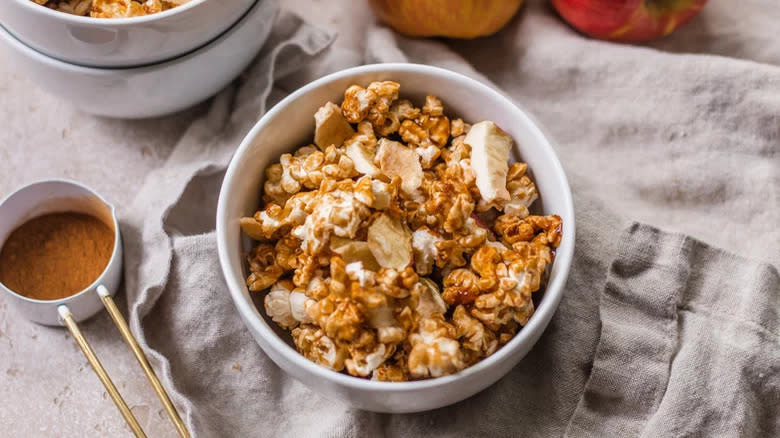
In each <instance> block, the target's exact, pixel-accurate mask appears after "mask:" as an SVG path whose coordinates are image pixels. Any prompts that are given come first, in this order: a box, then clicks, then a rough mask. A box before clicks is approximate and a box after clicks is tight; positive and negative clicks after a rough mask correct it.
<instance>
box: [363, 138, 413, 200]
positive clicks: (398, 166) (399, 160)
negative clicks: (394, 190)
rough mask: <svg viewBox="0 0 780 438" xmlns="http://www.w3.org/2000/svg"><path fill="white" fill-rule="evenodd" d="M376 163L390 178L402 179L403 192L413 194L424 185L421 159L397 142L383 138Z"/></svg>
mask: <svg viewBox="0 0 780 438" xmlns="http://www.w3.org/2000/svg"><path fill="white" fill-rule="evenodd" d="M374 160H375V162H378V163H379V168H380V169H382V173H384V174H385V175H387V176H389V177H391V178H392V177H394V176H396V175H397V176H400V177H401V190H402V191H403V192H404V193H407V194H412V193H414V192H415V191H416V190H417V188H418V187H420V185H421V184H422V180H423V168H422V165H421V164H420V157H419V155H417V153H416V152H415V151H414V150H413V149H412V148H408V147H406V146H404V145H402V144H401V143H398V142H397V141H392V140H388V139H386V138H382V139H380V140H379V147H378V148H377V151H376V157H375V158H374Z"/></svg>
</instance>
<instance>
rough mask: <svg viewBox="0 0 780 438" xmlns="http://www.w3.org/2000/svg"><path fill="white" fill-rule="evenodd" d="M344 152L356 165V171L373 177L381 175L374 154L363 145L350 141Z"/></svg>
mask: <svg viewBox="0 0 780 438" xmlns="http://www.w3.org/2000/svg"><path fill="white" fill-rule="evenodd" d="M344 150H345V152H346V154H347V156H348V157H349V158H351V159H352V162H353V163H355V170H357V171H358V172H360V173H362V174H364V175H368V176H371V177H374V176H377V175H379V168H378V167H376V166H375V165H374V153H373V152H372V151H371V150H369V149H368V148H367V147H366V146H364V145H363V143H361V142H360V141H351V140H350V142H349V143H348V144H347V147H346V148H344Z"/></svg>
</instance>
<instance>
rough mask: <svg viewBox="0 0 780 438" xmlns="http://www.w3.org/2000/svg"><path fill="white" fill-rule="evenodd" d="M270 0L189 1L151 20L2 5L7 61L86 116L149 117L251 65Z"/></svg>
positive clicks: (10, 2) (15, 1) (274, 0)
mask: <svg viewBox="0 0 780 438" xmlns="http://www.w3.org/2000/svg"><path fill="white" fill-rule="evenodd" d="M277 10H278V0H192V1H190V2H189V3H186V4H184V5H181V6H178V7H175V8H173V9H169V10H166V11H163V12H159V13H157V14H151V15H145V16H141V17H131V18H92V17H82V16H76V15H71V14H67V13H64V12H59V11H56V10H53V9H49V8H47V7H44V6H40V5H38V4H36V3H35V2H32V1H30V0H3V6H2V7H0V41H2V42H3V43H5V45H6V46H7V47H8V48H9V49H10V55H11V62H12V64H13V65H15V66H17V68H18V69H19V70H20V71H21V72H22V73H23V74H25V75H26V76H27V77H28V78H30V79H31V80H32V81H33V82H35V83H36V84H38V85H39V86H40V87H42V88H44V89H46V90H47V91H49V92H50V93H51V94H54V95H57V96H59V97H61V98H63V99H66V100H68V101H70V102H72V103H73V104H74V105H75V106H77V107H79V108H80V109H82V110H83V111H85V112H88V113H92V114H96V115H101V116H107V117H121V118H144V117H155V116H160V115H164V114H169V113H172V112H176V111H179V110H182V109H184V108H187V107H189V106H192V105H194V104H196V103H198V102H201V101H203V100H205V99H207V98H208V97H210V96H212V95H214V94H215V93H216V92H218V91H219V90H220V89H222V88H223V87H225V86H226V85H227V84H228V83H230V82H231V81H232V80H233V79H234V78H235V77H236V76H238V74H239V73H241V71H242V70H244V69H245V68H246V67H247V66H248V65H249V63H250V62H251V61H252V59H254V57H255V56H256V55H257V53H258V52H259V51H260V49H261V47H262V46H263V44H264V43H265V40H266V39H267V38H268V35H269V33H270V32H271V27H272V25H273V22H274V19H275V18H276V13H277Z"/></svg>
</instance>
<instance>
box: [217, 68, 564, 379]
mask: <svg viewBox="0 0 780 438" xmlns="http://www.w3.org/2000/svg"><path fill="white" fill-rule="evenodd" d="M393 72H415V73H422V74H429V75H433V76H442V75H443V76H448V77H449V78H450V79H453V80H455V81H456V82H461V83H463V84H464V85H466V84H468V85H470V86H473V87H476V88H478V89H479V91H480V93H483V94H492V95H493V96H494V97H496V98H499V99H502V100H504V101H506V103H507V104H509V105H510V106H511V107H514V108H516V109H517V114H518V116H519V117H521V118H524V119H526V121H527V123H528V124H529V126H532V127H533V129H535V130H536V131H537V135H539V136H541V137H542V138H544V139H545V140H546V141H547V144H546V145H545V147H544V148H542V152H544V153H545V154H547V155H548V158H549V159H551V162H552V164H553V168H554V172H555V173H556V177H557V178H558V179H559V180H560V181H561V182H562V183H563V186H564V187H565V190H564V193H563V194H562V195H563V203H564V205H565V210H566V211H565V212H561V213H565V215H566V216H568V217H570V218H571V220H570V221H569V222H571V223H568V224H565V227H566V228H565V230H566V232H565V233H564V234H563V237H562V241H561V245H560V247H559V249H558V251H557V253H556V257H555V262H556V263H557V264H558V266H557V269H559V271H558V275H557V277H556V278H554V279H553V280H552V281H551V282H550V283H548V285H547V288H546V289H545V296H544V298H543V299H542V302H541V303H540V306H539V307H538V308H537V309H536V311H535V312H534V315H533V316H532V317H531V319H530V321H529V322H528V324H526V326H525V327H523V329H521V330H520V331H519V332H518V333H517V334H516V335H515V336H514V337H513V338H512V340H510V341H509V342H508V343H507V344H506V345H504V346H503V347H501V348H500V349H499V350H498V351H496V352H495V353H493V354H492V355H490V356H488V357H486V358H484V359H483V360H481V361H480V362H477V363H476V364H474V365H472V366H470V367H468V368H465V369H464V370H462V371H460V372H458V373H456V374H451V375H448V376H443V377H436V378H431V379H424V380H415V381H409V382H382V381H373V380H368V379H364V378H360V377H354V376H350V375H346V374H343V373H339V372H335V371H333V370H331V369H328V368H326V367H324V366H321V365H318V364H316V363H314V362H312V361H310V360H309V359H306V358H305V357H304V356H303V355H301V354H300V353H299V352H297V351H296V350H295V349H294V348H292V347H291V346H290V345H288V344H287V343H286V342H285V341H284V340H282V338H280V337H279V336H278V335H277V334H276V333H274V331H273V330H272V329H271V328H270V327H269V326H268V324H267V323H266V322H265V321H264V320H263V318H262V315H260V313H259V311H258V310H257V308H256V306H255V305H254V303H252V302H251V300H249V301H247V300H246V299H244V296H243V294H242V292H241V290H242V288H243V287H245V286H244V285H243V281H242V282H241V283H238V281H237V280H236V279H235V278H232V277H229V276H228V275H226V274H227V273H228V272H230V261H229V257H230V256H229V254H228V253H227V242H226V239H225V238H224V236H225V232H226V230H227V226H228V224H227V223H226V222H227V211H226V209H227V206H226V201H225V199H227V197H228V196H229V193H228V187H230V186H232V185H233V178H234V173H235V171H236V168H237V167H238V164H237V163H238V162H237V160H236V157H239V156H242V155H243V154H244V153H245V152H246V150H247V149H249V147H250V146H251V144H252V141H253V140H254V138H255V137H256V136H257V134H258V132H260V131H261V130H262V129H263V128H265V126H266V124H267V123H268V121H269V120H271V119H273V118H274V117H275V116H276V114H277V113H279V112H281V111H282V110H283V109H284V108H285V107H287V106H288V105H290V104H291V103H293V102H295V100H297V99H298V98H299V97H301V96H302V95H304V94H306V93H308V92H310V91H311V90H314V89H316V88H318V87H320V86H322V85H324V84H327V83H329V82H332V81H335V80H338V79H342V78H345V77H350V76H355V75H359V74H363V73H393ZM233 225H235V224H233ZM216 233H217V251H218V254H219V262H220V266H221V268H222V272H223V276H224V277H225V281H226V283H227V286H228V290H229V291H230V294H231V296H232V298H233V302H234V304H235V306H236V307H237V309H238V311H239V313H240V314H241V316H242V317H243V319H244V320H245V321H246V322H247V323H248V324H250V325H251V328H252V329H254V330H255V331H256V332H258V333H260V334H261V336H262V337H263V338H264V339H265V340H266V341H267V342H268V343H269V345H270V346H271V348H273V349H274V350H275V351H276V352H277V353H278V354H280V355H282V356H284V357H285V359H287V360H289V361H291V362H295V363H297V364H298V365H300V366H301V367H302V368H303V369H304V370H305V371H306V372H308V373H310V374H312V375H314V376H315V377H319V378H322V379H326V380H329V381H332V382H334V383H336V384H339V385H342V386H345V387H349V388H352V389H356V390H368V391H380V392H407V391H409V392H411V391H418V390H423V389H432V388H438V387H442V386H446V385H448V384H450V383H452V382H455V381H458V380H460V379H462V378H464V377H466V376H468V375H471V374H477V373H484V372H486V371H488V370H489V368H491V366H492V365H493V364H495V363H497V362H500V361H503V360H505V359H507V358H508V356H510V354H511V353H512V351H513V350H515V349H516V348H518V347H519V346H520V344H521V343H523V341H525V339H526V338H529V337H530V336H532V334H533V333H534V332H536V331H537V330H542V331H543V330H544V328H545V327H544V326H541V325H542V324H545V325H546V323H543V321H545V320H547V321H548V322H549V320H550V319H551V318H552V314H553V313H555V311H556V310H557V308H558V304H559V303H560V300H561V297H562V296H563V292H564V287H565V285H566V281H567V279H568V275H569V268H570V266H571V263H572V260H573V257H574V237H575V236H574V235H575V223H574V203H573V200H572V195H571V188H570V186H569V183H568V179H567V178H566V174H565V173H564V170H563V166H562V165H561V163H560V160H559V159H558V156H557V155H556V153H555V151H554V149H553V146H552V142H551V141H550V137H549V136H548V135H546V134H545V132H544V131H543V130H542V129H541V128H540V125H539V124H538V123H537V122H536V121H535V120H533V119H532V118H531V117H530V116H529V115H528V113H527V112H526V111H525V110H523V109H522V108H520V106H518V105H517V104H515V103H514V102H513V101H512V100H511V99H510V98H509V97H507V96H506V95H505V94H503V93H502V92H500V91H498V90H496V89H494V88H492V87H490V86H488V85H486V84H484V83H482V82H480V81H477V80H475V79H472V78H470V77H468V76H465V75H463V74H460V73H456V72H453V71H450V70H446V69H443V68H439V67H433V66H428V65H423V64H407V63H387V64H369V65H363V66H359V67H353V68H348V69H345V70H340V71H338V72H335V73H331V74H329V75H327V76H324V77H322V78H319V79H317V80H315V81H312V82H310V83H308V84H306V85H304V86H303V87H301V88H299V89H298V90H296V91H294V92H293V93H291V94H290V95H288V96H287V97H285V98H284V99H282V100H281V101H280V102H279V103H277V104H276V105H275V106H274V107H273V108H271V109H270V110H269V111H268V112H267V113H265V114H264V115H263V116H262V117H261V118H260V120H258V121H257V123H256V124H255V125H254V126H253V127H252V129H251V130H250V131H249V133H248V134H247V135H246V136H245V137H244V139H243V141H242V142H241V144H240V145H239V147H238V149H237V150H236V152H235V153H234V154H233V158H232V159H231V161H230V164H229V166H228V168H227V171H226V172H225V178H224V180H223V182H222V188H221V189H220V193H219V201H218V204H217V227H216ZM540 335H541V333H540Z"/></svg>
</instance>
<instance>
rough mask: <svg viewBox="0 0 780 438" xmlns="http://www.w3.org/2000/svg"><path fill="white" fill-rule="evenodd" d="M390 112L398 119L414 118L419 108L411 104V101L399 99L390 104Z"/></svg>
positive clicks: (417, 114) (418, 112) (418, 113)
mask: <svg viewBox="0 0 780 438" xmlns="http://www.w3.org/2000/svg"><path fill="white" fill-rule="evenodd" d="M390 112H391V113H393V114H394V115H395V116H396V117H397V118H398V120H399V121H401V122H403V121H404V120H406V119H416V118H417V116H419V115H420V110H419V109H418V108H415V107H414V105H412V102H410V101H408V100H406V99H400V100H396V101H395V102H393V104H392V105H390Z"/></svg>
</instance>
